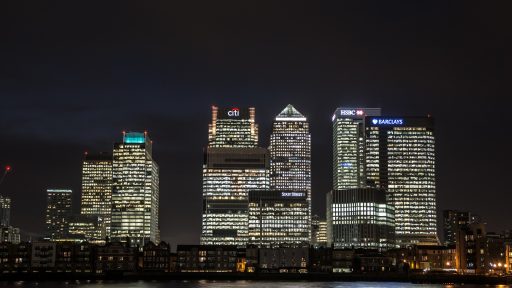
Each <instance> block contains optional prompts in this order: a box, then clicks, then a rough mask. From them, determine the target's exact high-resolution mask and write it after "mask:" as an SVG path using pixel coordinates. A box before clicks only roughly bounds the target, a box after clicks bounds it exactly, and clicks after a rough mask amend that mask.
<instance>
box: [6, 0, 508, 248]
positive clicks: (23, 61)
mask: <svg viewBox="0 0 512 288" xmlns="http://www.w3.org/2000/svg"><path fill="white" fill-rule="evenodd" d="M301 4H304V3H299V2H295V3H294V4H293V5H286V6H285V5H283V4H280V3H275V4H274V6H272V7H270V8H271V9H269V7H264V6H258V5H255V6H251V5H250V4H248V3H236V4H231V5H224V4H220V3H209V4H205V6H204V7H201V8H199V7H197V6H195V5H192V4H187V3H182V4H178V3H174V4H173V3H159V4H149V3H144V4H142V3H141V4H139V5H137V6H135V5H133V6H131V5H130V4H128V3H124V4H123V5H116V6H114V5H113V4H111V3H105V4H104V6H103V9H97V8H96V6H94V5H90V6H87V5H84V6H80V7H79V8H78V6H75V5H72V4H71V3H69V4H67V5H62V6H60V5H55V7H52V8H48V7H47V6H46V5H45V4H43V3H36V4H33V5H34V6H31V5H29V6H25V5H20V4H19V3H9V4H8V5H7V7H5V9H2V11H0V13H1V14H2V15H1V16H2V17H0V19H2V20H1V21H4V22H5V23H4V22H3V24H4V25H2V29H1V30H2V32H1V34H2V36H3V39H4V41H3V43H4V45H1V47H0V52H2V53H0V55H2V56H1V57H2V60H3V61H2V63H3V65H1V66H0V98H1V99H2V105H0V129H1V130H2V139H3V141H1V143H0V166H1V167H4V166H6V165H11V166H12V171H11V173H9V175H7V177H5V179H4V181H3V183H2V184H1V185H0V194H1V195H5V196H8V197H9V198H10V199H11V200H12V202H11V203H12V207H11V215H12V217H11V225H12V226H13V227H20V228H21V229H22V233H23V234H24V235H29V236H32V237H33V238H34V237H38V236H43V234H44V226H45V225H44V223H43V222H44V221H34V219H44V217H45V215H44V211H45V205H46V204H45V203H46V201H45V200H46V189H48V188H64V189H71V190H72V191H73V193H72V197H73V206H74V207H75V208H76V207H78V205H77V204H78V203H79V198H80V195H79V194H80V193H78V192H79V191H80V188H81V173H80V172H81V169H82V168H81V163H82V161H83V154H84V152H86V151H87V152H90V153H95V152H99V151H106V150H110V149H111V148H112V145H113V143H114V142H116V140H117V139H118V138H119V135H120V133H121V131H123V130H126V131H128V130H133V131H144V130H147V131H148V132H149V133H150V135H151V138H152V140H154V141H155V142H154V151H153V153H154V157H155V159H157V162H158V164H159V166H160V180H161V181H160V182H161V183H160V207H161V209H160V221H161V223H160V224H161V238H162V239H165V240H166V241H169V242H171V243H172V244H173V245H174V244H175V243H194V242H196V241H197V239H199V231H200V227H201V216H200V214H201V209H202V208H201V189H202V187H201V185H202V182H201V173H202V168H201V164H202V162H203V153H202V152H203V148H204V146H205V145H206V143H208V139H207V137H208V136H207V135H208V133H207V132H208V123H210V122H209V121H210V116H211V111H210V107H211V106H212V105H216V106H219V107H227V106H229V107H233V106H234V107H255V108H256V111H257V115H256V121H257V123H258V125H259V128H258V129H259V134H260V137H259V138H260V139H259V146H262V147H268V145H269V138H268V137H269V135H270V131H271V127H272V126H271V124H272V121H273V119H274V117H275V115H277V114H278V113H279V112H280V111H282V108H283V107H285V106H286V105H288V104H292V105H294V107H296V108H297V110H298V111H300V112H301V113H302V114H304V115H305V116H306V117H307V118H308V121H309V124H310V132H311V139H312V142H311V145H312V171H313V172H312V198H313V201H312V214H319V215H321V216H322V217H323V216H324V211H325V200H324V199H325V197H324V196H325V194H326V193H327V192H328V191H329V190H330V189H332V175H331V174H332V134H331V133H332V123H331V118H330V117H331V115H332V113H333V111H334V110H335V109H336V108H337V107H382V109H383V111H385V114H387V115H396V116H398V115H405V116H409V115H420V116H427V115H428V114H430V115H432V117H434V118H435V119H436V149H437V159H436V160H437V161H436V164H437V169H438V179H437V183H436V184H437V185H436V186H437V188H438V189H437V197H438V204H439V210H444V209H461V210H469V211H474V213H476V214H479V215H481V216H482V218H483V219H485V221H486V222H488V223H489V226H488V227H487V230H488V231H496V232H499V231H501V230H505V229H510V228H511V227H510V226H512V225H511V224H510V223H509V221H507V220H506V219H503V216H502V214H503V213H502V211H507V209H508V206H509V204H508V203H509V202H510V201H512V198H511V196H510V195H509V194H510V193H507V191H509V190H510V188H509V184H508V183H507V179H508V175H509V174H510V167H509V164H508V159H512V157H511V151H510V149H509V141H508V138H507V137H508V134H507V133H506V131H508V130H509V125H508V121H507V119H506V117H507V116H508V114H509V111H508V107H509V106H510V101H511V100H510V99H509V97H508V95H510V94H511V90H510V85H508V80H507V79H510V78H511V75H510V69H509V67H510V59H509V58H508V56H507V55H508V52H507V51H508V45H509V44H508V41H510V40H509V37H508V27H510V25H508V21H509V17H507V16H506V15H505V13H506V11H509V10H510V9H509V8H508V7H503V6H504V4H497V3H478V4H474V3H465V4H464V5H459V4H457V5H453V4H446V3H443V5H440V4H436V3H426V2H425V3H415V2H414V3H412V2H411V3H408V2H406V3H384V2H380V1H375V2H358V3H333V4H327V3H323V4H319V3H309V4H308V5H301ZM508 5H509V4H508ZM114 11H115V12H114ZM118 12H119V13H118ZM93 19H94V20H93ZM468 179H470V180H469V181H468ZM74 212H75V213H77V212H78V211H77V210H75V211H74ZM177 219H180V220H182V222H181V223H180V222H179V221H176V220H177ZM438 221H440V216H439V217H438Z"/></svg>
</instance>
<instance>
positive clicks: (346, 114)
mask: <svg viewBox="0 0 512 288" xmlns="http://www.w3.org/2000/svg"><path fill="white" fill-rule="evenodd" d="M380 114H381V109H380V108H346V107H341V108H338V109H336V111H335V112H334V115H333V116H332V124H333V189H334V190H342V189H351V188H363V187H366V175H365V135H366V134H365V125H366V122H365V119H366V118H367V117H371V116H380Z"/></svg>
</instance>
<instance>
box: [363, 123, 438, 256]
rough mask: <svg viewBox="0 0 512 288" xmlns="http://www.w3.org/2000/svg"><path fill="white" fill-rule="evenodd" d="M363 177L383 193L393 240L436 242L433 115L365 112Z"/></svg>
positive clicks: (434, 243)
mask: <svg viewBox="0 0 512 288" xmlns="http://www.w3.org/2000/svg"><path fill="white" fill-rule="evenodd" d="M365 122H366V123H365V127H366V172H365V173H366V178H367V182H368V183H370V184H371V185H372V186H373V185H374V186H376V187H378V188H382V189H384V190H386V191H387V192H388V193H389V197H390V204H391V205H392V206H394V207H395V227H396V240H397V244H399V245H401V246H407V245H413V244H414V245H437V244H439V240H438V237H437V210H436V209H437V207H436V166H435V136H434V121H433V119H432V118H431V117H366V118H365Z"/></svg>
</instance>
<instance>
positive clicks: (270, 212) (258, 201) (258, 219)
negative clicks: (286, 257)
mask: <svg viewBox="0 0 512 288" xmlns="http://www.w3.org/2000/svg"><path fill="white" fill-rule="evenodd" d="M309 203H310V202H309V201H308V198H307V192H306V191H301V192H295V191H283V190H271V191H249V244H254V245H258V246H261V247H276V246H281V247H283V246H309V242H310V236H309V233H310V229H311V223H310V220H309V218H308V216H309V209H308V207H309Z"/></svg>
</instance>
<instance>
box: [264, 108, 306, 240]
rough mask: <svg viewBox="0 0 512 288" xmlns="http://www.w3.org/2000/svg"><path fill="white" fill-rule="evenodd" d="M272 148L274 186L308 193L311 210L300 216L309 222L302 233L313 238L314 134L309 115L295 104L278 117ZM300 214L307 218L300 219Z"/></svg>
mask: <svg viewBox="0 0 512 288" xmlns="http://www.w3.org/2000/svg"><path fill="white" fill-rule="evenodd" d="M269 152H270V189H271V190H275V191H282V192H283V193H284V192H296V193H299V194H302V193H303V194H305V195H306V201H307V205H306V207H304V209H307V211H300V213H299V214H297V218H296V220H297V223H303V222H305V223H307V225H306V226H304V227H305V229H306V230H305V231H300V232H298V233H299V234H303V233H307V235H308V239H311V223H310V221H311V134H309V123H308V122H307V119H306V117H304V115H302V114H301V113H300V112H299V111H297V110H296V109H295V108H294V107H293V106H292V105H288V106H286V108H284V110H283V111H281V113H279V114H278V115H277V116H276V118H275V121H274V123H273V126H272V134H271V135H270V146H269ZM278 194H279V193H278ZM299 215H301V216H302V217H305V218H300V219H299V218H298V217H299ZM296 228H298V226H297V227H296ZM293 242H294V243H295V242H296V240H294V241H293Z"/></svg>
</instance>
